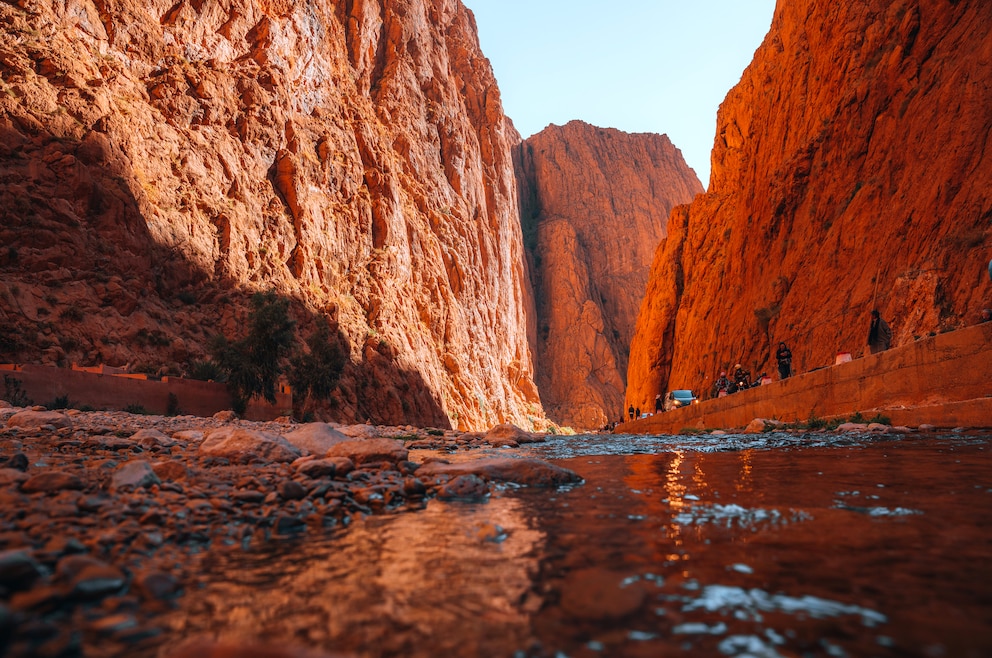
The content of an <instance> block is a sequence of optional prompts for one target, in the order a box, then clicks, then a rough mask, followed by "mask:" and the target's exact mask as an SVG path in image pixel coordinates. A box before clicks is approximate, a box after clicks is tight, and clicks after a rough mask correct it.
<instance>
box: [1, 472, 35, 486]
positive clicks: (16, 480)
mask: <svg viewBox="0 0 992 658" xmlns="http://www.w3.org/2000/svg"><path fill="white" fill-rule="evenodd" d="M28 477H29V476H28V474H27V473H25V472H24V471H21V470H18V469H16V468H0V487H5V486H7V485H9V484H20V483H21V482H24V481H25V480H27V479H28Z"/></svg>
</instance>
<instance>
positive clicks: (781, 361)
mask: <svg viewBox="0 0 992 658" xmlns="http://www.w3.org/2000/svg"><path fill="white" fill-rule="evenodd" d="M775 360H776V361H778V377H779V379H788V378H789V377H791V376H792V350H790V349H789V347H788V346H787V345H786V344H785V341H782V342H780V343H779V344H778V350H777V351H776V352H775Z"/></svg>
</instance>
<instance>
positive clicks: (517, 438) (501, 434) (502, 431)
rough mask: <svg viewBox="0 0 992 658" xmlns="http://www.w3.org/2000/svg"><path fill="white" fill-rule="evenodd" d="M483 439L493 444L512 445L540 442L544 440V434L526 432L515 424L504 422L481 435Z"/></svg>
mask: <svg viewBox="0 0 992 658" xmlns="http://www.w3.org/2000/svg"><path fill="white" fill-rule="evenodd" d="M482 439H483V441H485V442H487V443H489V444H491V445H494V446H501V445H511V446H512V445H513V444H521V443H542V442H543V441H544V440H545V436H544V434H536V433H534V432H526V431H524V430H522V429H520V428H519V427H517V426H516V425H512V424H510V423H504V424H502V425H497V426H496V427H494V428H492V429H491V430H489V431H488V432H486V433H485V435H484V436H483V437H482Z"/></svg>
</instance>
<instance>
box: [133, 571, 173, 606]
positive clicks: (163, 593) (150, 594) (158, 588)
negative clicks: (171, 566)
mask: <svg viewBox="0 0 992 658" xmlns="http://www.w3.org/2000/svg"><path fill="white" fill-rule="evenodd" d="M134 585H135V588H136V589H137V591H138V592H140V593H141V594H142V595H143V596H144V597H145V598H148V599H154V600H157V601H164V600H166V599H169V598H171V597H173V596H175V595H176V593H178V592H179V581H177V580H176V579H175V577H173V576H172V575H171V574H167V573H165V572H163V571H148V572H144V573H140V574H138V575H137V576H136V577H135V579H134Z"/></svg>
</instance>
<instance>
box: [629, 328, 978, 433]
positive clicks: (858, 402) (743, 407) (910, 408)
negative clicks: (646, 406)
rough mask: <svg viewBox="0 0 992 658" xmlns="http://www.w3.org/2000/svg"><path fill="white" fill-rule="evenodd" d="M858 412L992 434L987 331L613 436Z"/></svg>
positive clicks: (929, 342)
mask: <svg viewBox="0 0 992 658" xmlns="http://www.w3.org/2000/svg"><path fill="white" fill-rule="evenodd" d="M697 393H698V392H697ZM855 412H860V413H861V414H862V415H863V416H864V417H865V418H871V417H872V416H874V415H876V414H882V415H884V416H887V417H888V418H889V419H890V421H891V422H892V423H894V424H900V425H912V426H916V425H920V424H922V423H928V424H931V425H935V426H937V427H959V426H966V427H973V428H975V427H990V428H992V323H985V324H980V325H977V326H973V327H968V328H965V329H960V330H958V331H953V332H949V333H945V334H940V335H937V336H933V337H929V338H924V339H922V340H918V341H916V342H914V343H910V344H908V345H904V346H902V347H898V348H894V349H891V350H889V351H887V352H881V353H879V354H874V355H870V356H866V357H864V358H861V359H855V360H854V361H849V362H847V363H842V364H839V365H834V366H830V367H826V368H820V369H818V370H814V371H812V372H807V373H803V374H801V375H797V376H795V377H791V378H789V379H785V380H782V381H776V382H773V383H771V384H768V385H765V386H761V387H758V388H752V389H749V390H747V391H742V392H740V393H735V394H733V395H730V396H727V397H724V398H719V399H715V400H707V401H705V402H700V403H699V404H696V405H693V406H692V407H689V408H684V409H677V410H674V411H670V412H667V413H663V414H657V415H655V416H650V417H648V418H644V419H641V420H635V421H634V422H631V423H624V424H622V425H620V426H619V427H617V429H616V432H617V433H633V434H665V433H672V432H679V431H681V430H683V429H707V428H709V429H713V428H735V427H744V426H745V425H747V424H748V423H749V422H751V421H752V420H753V419H755V418H766V419H775V420H781V421H785V422H796V421H806V420H809V419H810V418H822V419H830V418H837V417H848V416H851V415H853V414H854V413H855Z"/></svg>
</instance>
